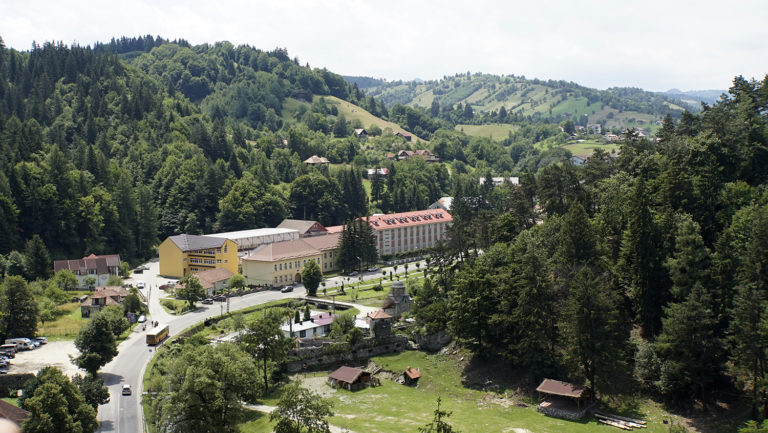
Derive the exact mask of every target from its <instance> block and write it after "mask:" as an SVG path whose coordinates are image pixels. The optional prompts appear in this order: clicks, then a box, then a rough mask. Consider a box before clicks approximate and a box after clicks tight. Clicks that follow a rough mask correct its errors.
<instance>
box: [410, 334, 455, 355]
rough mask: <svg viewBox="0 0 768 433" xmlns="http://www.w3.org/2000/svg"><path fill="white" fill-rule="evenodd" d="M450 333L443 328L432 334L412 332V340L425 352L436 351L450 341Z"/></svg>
mask: <svg viewBox="0 0 768 433" xmlns="http://www.w3.org/2000/svg"><path fill="white" fill-rule="evenodd" d="M451 339H452V338H451V335H450V334H448V333H447V332H446V331H445V330H440V331H438V332H435V333H434V334H429V335H425V334H421V333H419V332H414V333H413V340H414V341H415V342H416V344H418V345H419V349H421V350H426V351H427V352H436V351H438V350H440V349H442V348H443V347H444V346H445V345H447V344H448V343H450V342H451Z"/></svg>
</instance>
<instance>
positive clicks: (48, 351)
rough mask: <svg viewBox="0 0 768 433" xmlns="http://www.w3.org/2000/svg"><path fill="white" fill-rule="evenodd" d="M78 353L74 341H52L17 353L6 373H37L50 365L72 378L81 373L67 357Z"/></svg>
mask: <svg viewBox="0 0 768 433" xmlns="http://www.w3.org/2000/svg"><path fill="white" fill-rule="evenodd" d="M79 353H80V352H79V351H78V350H77V348H75V342H74V341H52V342H50V343H48V344H44V345H42V346H40V347H38V348H37V349H35V350H25V351H23V352H19V353H17V354H16V357H15V358H13V359H12V360H11V367H10V368H9V369H8V373H11V374H13V373H37V372H38V370H40V369H41V368H43V367H45V366H48V365H52V366H54V367H59V368H60V369H61V371H62V372H64V374H65V375H67V376H73V375H75V374H78V373H81V372H80V371H79V369H78V368H77V367H75V366H74V365H73V364H72V362H70V359H69V357H70V355H71V356H77V355H78V354H79Z"/></svg>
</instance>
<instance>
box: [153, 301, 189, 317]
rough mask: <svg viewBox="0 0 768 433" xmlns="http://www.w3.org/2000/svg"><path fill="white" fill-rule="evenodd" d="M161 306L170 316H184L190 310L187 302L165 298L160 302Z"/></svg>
mask: <svg viewBox="0 0 768 433" xmlns="http://www.w3.org/2000/svg"><path fill="white" fill-rule="evenodd" d="M160 305H162V306H163V309H164V310H165V311H166V312H167V313H168V314H183V313H184V312H185V311H187V310H188V309H189V304H188V303H187V301H181V300H179V299H169V298H163V299H161V300H160Z"/></svg>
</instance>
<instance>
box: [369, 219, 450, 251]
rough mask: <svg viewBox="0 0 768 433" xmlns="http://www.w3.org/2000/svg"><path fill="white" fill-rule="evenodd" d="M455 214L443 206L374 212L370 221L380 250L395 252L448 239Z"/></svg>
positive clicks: (428, 245)
mask: <svg viewBox="0 0 768 433" xmlns="http://www.w3.org/2000/svg"><path fill="white" fill-rule="evenodd" d="M451 222H453V217H451V214H449V213H448V212H447V211H445V210H443V209H429V210H420V211H414V212H402V213H395V214H387V215H373V216H371V217H369V218H368V223H369V224H370V225H371V228H373V231H374V234H375V236H376V247H377V248H378V250H379V254H395V253H402V252H407V251H415V250H420V249H423V248H430V247H434V246H435V245H437V244H438V242H440V241H442V240H445V239H446V231H447V230H448V227H449V226H450V225H451Z"/></svg>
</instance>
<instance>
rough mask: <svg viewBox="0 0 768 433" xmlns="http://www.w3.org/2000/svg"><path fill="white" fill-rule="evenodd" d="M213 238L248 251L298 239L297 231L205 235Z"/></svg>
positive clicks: (259, 231) (257, 231) (271, 230)
mask: <svg viewBox="0 0 768 433" xmlns="http://www.w3.org/2000/svg"><path fill="white" fill-rule="evenodd" d="M205 236H210V237H214V238H224V239H231V240H232V241H234V242H235V243H236V244H237V249H238V250H240V251H242V250H250V249H253V248H256V247H258V246H260V245H265V244H273V243H275V242H285V241H292V240H294V239H298V238H299V231H298V230H293V229H281V228H277V229H253V230H241V231H237V232H227V233H214V234H211V235H205Z"/></svg>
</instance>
